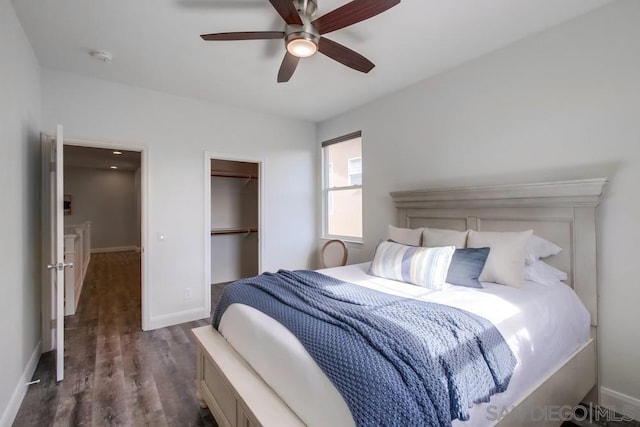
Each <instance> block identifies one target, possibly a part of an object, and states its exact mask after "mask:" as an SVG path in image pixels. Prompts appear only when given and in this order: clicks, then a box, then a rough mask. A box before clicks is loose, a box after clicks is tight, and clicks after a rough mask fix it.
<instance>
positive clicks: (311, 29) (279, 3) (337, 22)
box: [200, 0, 400, 83]
mask: <svg viewBox="0 0 640 427" xmlns="http://www.w3.org/2000/svg"><path fill="white" fill-rule="evenodd" d="M269 2H270V3H271V5H273V7H274V8H275V9H276V11H277V12H278V14H279V15H280V16H281V17H282V19H283V20H284V22H285V23H286V24H287V25H286V26H285V29H284V31H245V32H234V33H214V34H203V35H201V36H200V37H202V39H203V40H206V41H227V40H268V39H284V43H285V46H286V48H287V52H286V53H285V55H284V59H283V61H282V65H281V66H280V71H279V72H278V83H284V82H288V81H289V80H290V79H291V76H293V73H294V71H295V70H296V67H297V66H298V62H299V61H300V58H307V57H309V56H311V55H313V54H315V53H316V52H320V53H322V54H324V55H326V56H328V57H329V58H331V59H333V60H335V61H338V62H340V63H341V64H344V65H346V66H347V67H350V68H353V69H354V70H358V71H361V72H363V73H368V72H369V71H371V70H372V69H373V67H375V65H374V64H373V63H372V62H371V61H369V60H368V59H367V58H365V57H364V56H362V55H360V54H359V53H357V52H354V51H353V50H351V49H349V48H347V47H345V46H343V45H341V44H340V43H336V42H334V41H332V40H329V39H328V38H326V37H323V35H324V34H327V33H330V32H332V31H336V30H340V29H342V28H345V27H348V26H350V25H353V24H357V23H358V22H361V21H364V20H366V19H369V18H372V17H374V16H376V15H379V14H380V13H382V12H385V11H386V10H388V9H390V8H392V7H393V6H396V5H397V4H398V3H400V0H353V1H352V2H351V3H347V4H345V5H344V6H341V7H339V8H337V9H335V10H333V11H331V12H329V13H327V14H325V15H323V16H321V17H319V18H315V15H316V12H317V10H318V3H317V1H316V0H269Z"/></svg>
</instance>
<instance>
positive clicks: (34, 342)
mask: <svg viewBox="0 0 640 427" xmlns="http://www.w3.org/2000/svg"><path fill="white" fill-rule="evenodd" d="M0 58H2V59H0V63H1V65H0V94H1V95H0V146H1V147H2V155H0V200H2V201H1V202H0V203H1V206H2V209H0V212H1V214H0V241H1V242H2V243H1V244H0V260H1V264H0V277H1V278H2V282H1V285H0V289H1V290H0V342H2V351H0V426H5V425H10V424H11V422H12V421H13V418H14V417H15V414H16V413H17V410H18V408H19V406H20V403H21V401H22V397H23V396H24V393H25V391H26V385H25V384H24V381H25V380H29V379H30V378H26V377H30V376H31V374H32V370H33V369H34V368H35V363H37V361H38V357H39V356H40V350H39V345H40V335H41V334H40V270H39V266H40V245H39V243H40V242H39V239H40V234H39V229H40V227H39V223H40V219H39V211H40V192H39V186H40V142H39V139H40V136H39V132H40V115H41V93H40V92H41V87H40V86H41V85H40V75H39V65H38V61H37V59H36V57H35V55H34V53H33V50H32V49H31V45H30V44H29V41H28V40H27V38H26V36H25V34H24V32H23V31H22V27H21V26H20V23H19V21H18V19H17V17H16V15H15V12H14V10H13V6H12V5H11V3H9V1H7V0H0Z"/></svg>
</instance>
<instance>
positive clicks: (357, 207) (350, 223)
mask: <svg viewBox="0 0 640 427" xmlns="http://www.w3.org/2000/svg"><path fill="white" fill-rule="evenodd" d="M322 170H323V237H326V238H341V239H344V240H349V241H356V242H361V241H362V135H361V133H360V132H356V133H353V134H349V135H345V136H343V137H340V138H336V139H332V140H330V141H325V142H323V143H322Z"/></svg>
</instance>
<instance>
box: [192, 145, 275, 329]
mask: <svg viewBox="0 0 640 427" xmlns="http://www.w3.org/2000/svg"><path fill="white" fill-rule="evenodd" d="M214 159H215V160H227V161H231V162H246V163H257V164H258V274H261V273H262V272H263V267H262V260H263V254H264V247H265V236H266V233H265V230H264V224H265V222H264V212H265V210H264V188H265V185H264V182H265V179H264V177H265V163H266V162H265V160H264V159H263V158H261V157H251V156H242V155H235V154H226V153H219V152H213V151H205V153H204V224H203V225H204V232H203V235H204V295H205V301H204V311H205V313H209V316H211V309H212V307H211V285H212V283H211V160H214Z"/></svg>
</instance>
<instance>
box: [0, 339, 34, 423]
mask: <svg viewBox="0 0 640 427" xmlns="http://www.w3.org/2000/svg"><path fill="white" fill-rule="evenodd" d="M41 354H42V341H39V342H38V345H36V348H35V350H33V353H31V357H30V358H29V361H28V362H27V366H26V367H25V368H24V372H23V373H22V375H21V376H20V379H19V380H18V384H17V385H16V388H15V390H14V391H13V394H12V395H11V400H9V404H8V405H7V407H6V409H5V410H4V412H3V413H2V418H0V426H1V427H9V426H11V424H13V421H14V420H15V418H16V415H18V410H20V405H21V404H22V399H24V396H25V394H27V383H28V382H29V381H31V378H32V377H33V374H34V372H35V371H36V368H37V367H38V361H39V360H40V355H41Z"/></svg>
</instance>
